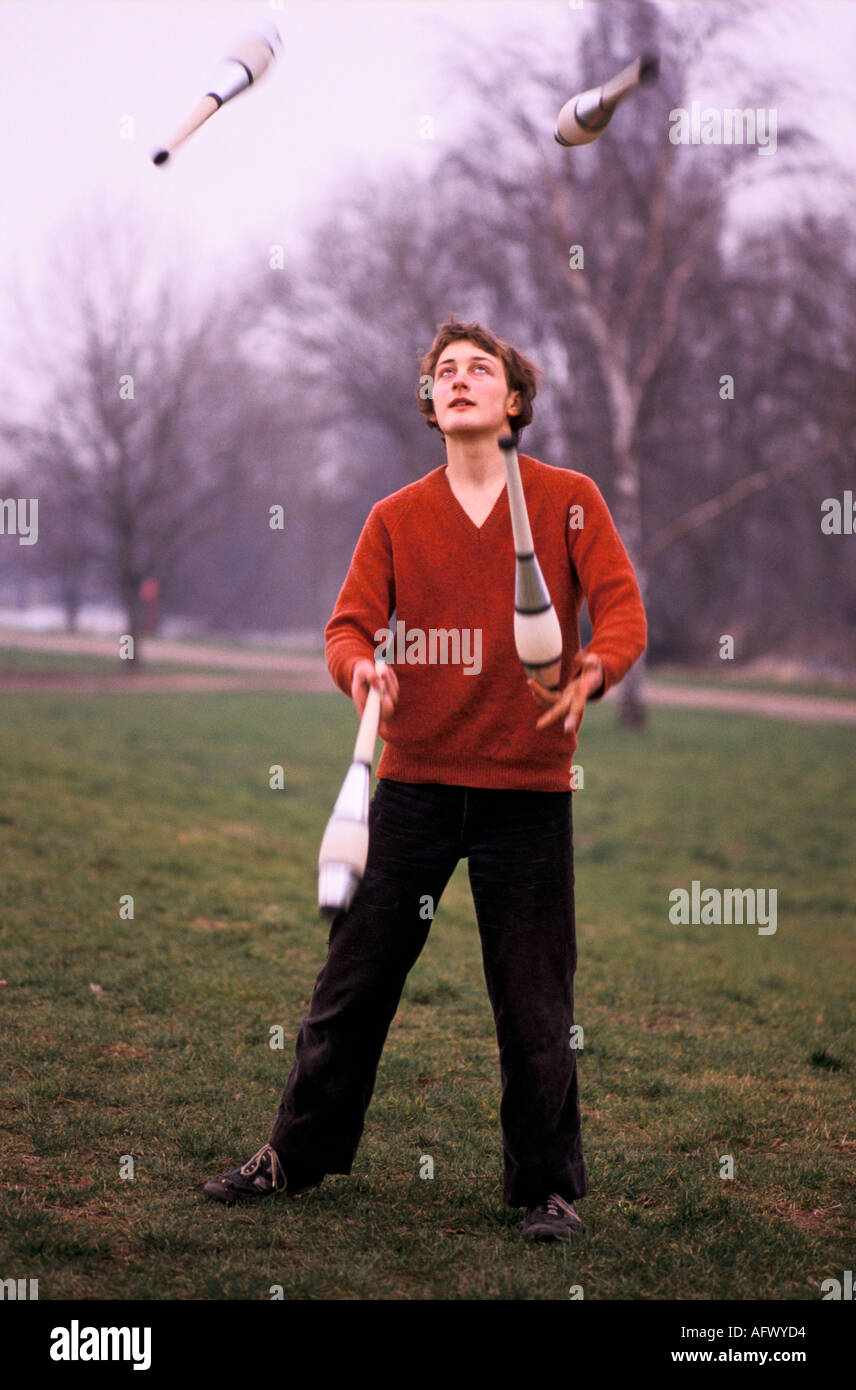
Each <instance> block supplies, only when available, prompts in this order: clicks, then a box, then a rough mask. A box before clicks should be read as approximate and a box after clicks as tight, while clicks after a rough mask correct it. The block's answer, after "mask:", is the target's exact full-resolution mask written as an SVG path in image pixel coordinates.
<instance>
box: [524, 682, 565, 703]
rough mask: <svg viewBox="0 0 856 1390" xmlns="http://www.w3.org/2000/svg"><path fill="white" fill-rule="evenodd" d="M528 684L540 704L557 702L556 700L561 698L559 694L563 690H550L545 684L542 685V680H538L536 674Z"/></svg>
mask: <svg viewBox="0 0 856 1390" xmlns="http://www.w3.org/2000/svg"><path fill="white" fill-rule="evenodd" d="M528 684H529V689H530V690H531V691H532V694H533V696H534V697H535V699H536V700H537V701H538V702H539V704H542V705H552V704H555V702H556V700H558V699H559V696H560V694H561V692H560V691H558V690H548V689H547V687H546V686H545V685H541V683H540V681H538V680H536V679H535V678H534V676H533V677H530V679H529V682H528Z"/></svg>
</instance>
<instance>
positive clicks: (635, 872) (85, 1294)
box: [0, 692, 856, 1300]
mask: <svg viewBox="0 0 856 1390" xmlns="http://www.w3.org/2000/svg"><path fill="white" fill-rule="evenodd" d="M355 727H356V720H355V715H354V711H353V708H352V706H350V705H349V704H348V703H347V702H346V701H345V700H344V699H343V698H342V697H341V696H339V695H337V694H335V693H331V694H330V695H302V694H293V695H280V694H276V695H273V694H267V693H263V694H217V695H199V694H192V695H180V696H179V695H150V696H148V697H147V698H146V699H145V700H143V699H135V700H126V699H124V698H123V697H122V696H120V695H116V696H114V695H93V696H77V697H74V698H69V697H67V696H64V695H59V694H51V693H47V692H45V693H44V694H41V693H40V694H38V695H23V694H22V695H14V694H12V695H10V694H6V695H4V697H3V705H2V738H3V757H2V759H0V863H2V884H0V978H2V979H4V980H5V981H6V983H5V985H3V986H0V1016H2V1033H3V1055H4V1059H5V1067H4V1070H5V1082H6V1084H5V1086H4V1090H3V1095H2V1099H0V1106H1V1107H2V1110H0V1229H2V1230H3V1232H4V1236H3V1246H4V1254H3V1261H2V1269H0V1276H2V1277H3V1278H11V1277H14V1278H34V1277H37V1278H38V1279H39V1297H40V1299H77V1298H82V1299H138V1298H155V1299H211V1298H213V1299H267V1298H269V1297H270V1292H269V1291H270V1288H271V1286H272V1285H276V1284H279V1285H282V1286H283V1290H284V1294H285V1297H286V1298H290V1299H294V1298H300V1299H305V1298H327V1299H477V1300H484V1299H491V1300H492V1299H526V1300H529V1299H538V1300H541V1299H545V1300H546V1299H559V1300H566V1299H567V1298H568V1292H569V1289H570V1287H571V1285H582V1287H583V1290H584V1296H585V1298H586V1299H621V1298H632V1299H676V1298H690V1299H729V1298H733V1299H742V1300H760V1299H777V1300H786V1299H807V1300H817V1299H819V1297H820V1287H819V1286H820V1283H821V1281H822V1280H824V1279H826V1278H829V1277H837V1278H839V1279H840V1278H841V1276H842V1272H843V1271H844V1270H845V1269H852V1268H853V1263H852V1255H853V1246H852V1231H853V1222H854V1216H856V1194H854V1184H853V1165H854V1158H856V1133H854V1129H853V1076H854V1062H856V1048H854V1036H856V1035H854V1000H853V976H854V961H856V944H854V939H853V930H852V928H853V904H854V900H856V862H855V861H856V857H854V855H853V831H852V827H853V825H854V823H856V788H854V779H853V777H852V761H853V759H852V748H853V736H852V733H851V732H850V731H849V730H847V729H845V728H836V727H824V726H793V725H789V724H786V723H783V722H781V721H778V720H771V721H765V720H759V719H754V718H748V717H745V716H728V715H724V714H712V713H708V712H706V711H691V712H682V711H671V710H655V711H654V712H653V715H652V721H651V729H650V731H649V732H648V733H647V734H646V735H645V736H638V735H633V734H630V733H628V732H624V731H622V730H620V729H619V728H618V727H617V726H616V724H615V713H614V711H612V710H609V709H605V708H599V707H596V706H595V707H592V708H590V709H589V710H588V711H587V713H586V719H585V724H584V726H583V730H582V740H581V747H580V750H579V753H578V761H579V762H580V763H581V764H582V766H583V768H584V787H583V789H582V790H581V791H580V792H579V793H578V795H577V796H576V797H575V802H574V818H575V841H576V873H577V899H576V900H577V922H578V936H579V954H580V964H579V970H578V974H577V980H576V995H577V1022H578V1023H579V1024H581V1025H582V1026H583V1029H584V1047H583V1048H582V1050H581V1051H580V1052H579V1054H578V1057H579V1070H580V1086H581V1098H582V1106H583V1138H584V1145H585V1152H586V1159H587V1163H588V1168H589V1179H590V1186H591V1192H590V1195H589V1196H588V1197H587V1198H586V1199H585V1200H583V1201H582V1202H581V1203H580V1214H581V1216H582V1217H583V1220H584V1222H585V1224H586V1228H587V1234H586V1235H585V1237H584V1238H583V1239H582V1240H581V1241H578V1242H575V1243H573V1244H572V1245H571V1246H559V1247H555V1246H536V1247H534V1248H530V1247H529V1246H528V1245H525V1244H524V1243H523V1242H522V1241H521V1240H520V1239H519V1237H518V1235H517V1233H516V1230H515V1225H516V1223H517V1222H518V1221H519V1220H520V1217H521V1216H522V1212H520V1211H513V1210H511V1209H509V1208H506V1207H505V1206H504V1205H503V1201H502V1190H501V1136H500V1128H499V1116H498V1109H499V1081H498V1063H497V1054H496V1043H495V1037H494V1033H493V1021H492V1018H491V1014H490V1009H489V1005H488V1002H487V998H486V993H485V987H484V982H483V978H482V974H481V962H480V950H479V942H478V934H477V931H476V926H475V918H474V913H473V908H472V902H471V899H470V895H469V887H468V883H467V878H466V866H465V864H463V863H462V864H460V865H459V866H458V869H457V871H456V873H455V875H454V877H453V879H452V882H451V883H450V885H449V888H448V889H447V893H446V896H445V897H444V898H443V901H442V903H441V905H440V907H439V910H438V913H437V918H436V921H435V923H434V925H433V928H432V932H431V935H430V937H429V941H428V945H427V947H426V950H425V952H424V954H423V956H422V957H421V959H420V960H419V962H418V963H417V966H416V967H415V969H414V970H413V972H412V974H411V976H410V978H409V980H408V983H407V986H406V989H405V995H404V998H403V1000H402V1004H401V1008H400V1010H399V1013H398V1015H397V1017H396V1020H395V1022H394V1023H393V1026H392V1029H391V1031H390V1036H389V1041H388V1044H387V1048H386V1051H385V1053H384V1058H383V1061H382V1063H381V1068H380V1072H379V1075H378V1084H377V1089H376V1091H375V1097H374V1101H373V1103H372V1107H371V1109H370V1111H369V1116H368V1123H367V1127H366V1133H365V1136H364V1139H363V1143H362V1145H361V1148H360V1150H359V1153H358V1155H357V1160H356V1163H355V1167H354V1172H353V1173H352V1175H351V1176H350V1177H343V1176H338V1177H331V1178H328V1179H327V1180H326V1181H325V1182H324V1184H323V1185H322V1186H321V1187H320V1188H318V1189H317V1190H316V1191H314V1192H312V1193H310V1194H309V1195H307V1196H306V1197H304V1198H302V1199H301V1200H300V1201H299V1202H296V1203H289V1202H287V1201H281V1200H275V1201H273V1202H270V1203H267V1204H263V1206H262V1207H261V1208H260V1209H253V1210H249V1211H247V1210H241V1209H231V1210H230V1209H224V1208H221V1207H218V1206H215V1205H214V1204H213V1203H209V1202H207V1201H206V1199H204V1198H203V1197H202V1196H201V1194H200V1188H201V1184H202V1183H203V1182H204V1181H205V1179H206V1178H207V1177H209V1176H211V1175H212V1174H213V1173H218V1172H222V1171H224V1170H225V1169H226V1168H230V1167H232V1166H234V1165H235V1164H236V1163H237V1162H242V1161H244V1160H245V1159H246V1158H248V1157H249V1156H250V1154H251V1153H252V1152H253V1151H254V1150H255V1149H256V1148H257V1147H258V1146H259V1145H260V1144H261V1143H263V1142H264V1140H265V1139H266V1138H267V1136H268V1133H269V1131H270V1125H271V1123H272V1120H273V1116H274V1113H275V1110H276V1105H277V1103H278V1100H279V1094H280V1091H281V1088H282V1085H283V1083H284V1081H285V1078H286V1075H287V1072H288V1069H289V1067H290V1063H291V1055H292V1047H293V1042H294V1039H295V1037H296V1034H297V1031H298V1028H299V1025H300V1020H301V1017H302V1015H303V1013H304V1011H305V1009H306V1007H307V1004H308V1001H309V997H310V994H311V991H312V985H313V981H314V979H315V976H316V974H317V972H318V970H319V968H320V966H321V964H322V962H323V959H324V954H325V942H326V928H325V926H324V925H323V924H322V923H321V922H320V920H319V919H318V916H317V913H316V909H315V893H316V871H315V865H316V859H317V851H318V844H319V841H320V837H321V833H322V830H323V827H324V824H325V822H326V819H327V816H328V815H329V812H330V809H331V806H332V802H333V799H334V797H335V794H336V791H337V790H338V786H339V784H340V782H341V779H342V776H343V775H344V771H345V767H346V765H347V760H348V757H349V755H350V749H351V746H352V740H353V737H354V733H355ZM276 763H281V764H282V765H283V767H284V770H285V789H284V790H282V791H273V790H270V789H269V786H268V776H269V769H270V767H271V765H272V764H276ZM693 879H698V880H700V881H701V884H702V887H703V888H707V887H715V888H720V889H724V888H726V887H741V888H764V889H767V890H769V889H771V888H775V889H776V891H777V895H778V930H777V931H776V933H775V934H774V935H768V936H761V935H759V934H758V933H757V929H756V928H755V927H752V926H747V925H744V926H739V925H730V926H727V925H722V926H673V925H671V924H670V922H669V892H670V890H671V889H673V888H677V887H683V888H687V889H688V888H689V887H690V884H691V882H692V880H693ZM123 894H132V895H133V898H134V919H133V920H132V921H131V920H121V919H120V916H119V902H120V897H121V896H122V895H123ZM92 984H96V985H99V986H100V987H101V990H100V992H94V991H93V990H92V989H91V987H90V986H91V985H92ZM276 1025H279V1026H281V1027H282V1028H283V1029H284V1033H285V1047H284V1050H281V1051H280V1050H272V1049H271V1047H270V1046H269V1038H270V1030H271V1028H272V1027H274V1026H276ZM123 1155H132V1156H133V1159H134V1164H135V1176H134V1178H133V1180H122V1179H121V1178H120V1161H121V1159H122V1156H123ZM423 1155H430V1156H431V1157H432V1158H433V1161H434V1174H435V1176H434V1178H433V1179H432V1180H424V1179H421V1178H420V1176H419V1172H420V1158H421V1157H422V1156H423ZM723 1155H731V1156H732V1157H733V1160H734V1177H733V1179H730V1180H728V1179H725V1180H724V1179H723V1178H721V1177H720V1163H721V1159H722V1157H723Z"/></svg>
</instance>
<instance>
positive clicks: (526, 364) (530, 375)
mask: <svg viewBox="0 0 856 1390" xmlns="http://www.w3.org/2000/svg"><path fill="white" fill-rule="evenodd" d="M462 341H466V342H468V343H475V345H476V347H480V348H481V350H482V352H489V353H490V354H491V356H492V357H498V358H499V360H500V361H501V363H502V365H503V369H504V371H505V380H506V381H507V383H508V389H509V391H518V392H519V393H520V412H519V414H517V415H514V416H511V415H510V416H509V417H508V424H509V428H510V429H512V430H514V431H515V433H518V434H519V433H520V431H521V430H522V429H524V428H525V427H526V425H528V424H531V421H532V402H533V401H534V399H535V393H536V391H537V389H538V377H540V376H541V375H543V374H542V372H541V371H540V369H539V368H538V367H536V366H535V363H534V362H530V361H529V358H528V357H524V356H523V353H522V352H518V351H517V349H516V348H513V347H512V346H511V344H510V343H506V342H505V341H504V340H503V339H502V338H498V337H497V336H496V334H495V333H492V332H491V331H490V329H489V328H483V327H482V325H481V324H480V323H459V322H458V321H457V320H456V319H455V317H454V315H450V317H449V318H448V319H447V320H446V322H445V323H441V324H439V325H438V328H437V333H436V335H435V337H434V341H433V343H432V344H431V346H430V348H429V349H428V351H427V352H426V353H423V354H422V355H421V356H420V358H419V382H418V384H417V387H416V399H417V401H418V404H419V411H420V414H421V415H422V416H423V417H424V419H425V423H426V424H427V425H428V427H429V428H430V429H432V430H439V428H440V426H439V425H438V424H437V421H436V420H432V419H430V418H429V417H430V415H431V412H432V409H433V406H432V404H431V390H430V386H433V382H434V370H435V368H436V366H437V362H438V360H439V358H440V353H441V352H443V351H445V349H446V348H447V347H448V346H449V344H450V343H457V342H462ZM429 383H430V385H429Z"/></svg>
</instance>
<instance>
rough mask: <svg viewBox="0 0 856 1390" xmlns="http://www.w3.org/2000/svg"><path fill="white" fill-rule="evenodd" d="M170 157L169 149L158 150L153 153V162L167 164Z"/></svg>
mask: <svg viewBox="0 0 856 1390" xmlns="http://www.w3.org/2000/svg"><path fill="white" fill-rule="evenodd" d="M168 159H169V150H158V151H157V152H156V153H155V154H153V155H152V163H153V164H166V162H167V160H168Z"/></svg>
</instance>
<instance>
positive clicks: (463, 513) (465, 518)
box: [439, 464, 508, 536]
mask: <svg viewBox="0 0 856 1390" xmlns="http://www.w3.org/2000/svg"><path fill="white" fill-rule="evenodd" d="M447 467H448V465H447V464H442V465H441V466H440V469H439V473H440V485H441V487H443V489H444V490H445V492H446V495H447V497H448V498H449V501H450V502H451V504H452V508H453V510H454V511H455V513H456V515H457V516H458V517H460V519H461V521H462V522H463V524H464V525H465V526H466V528H467V530H468V531H469V532H470V533H471V534H472V533H475V535H476V536H483V535H484V533H485V531H486V530H487V529H488V527H489V526H491V525H492V524H493V523H494V522H495V520H496V518H497V516H498V515H499V514H500V513H501V512H502V505H501V504H502V501H503V498H505V497H507V496H508V483H507V481H506V482H504V483H503V485H502V490H501V492H499V493H498V494H497V497H496V501H495V502H494V504H493V506H492V507H491V509H490V511H489V512H488V514H487V516H486V517H485V519H484V521H483V522H482V524H481V526H476V523H475V522H474V521H473V519H472V517H471V516H470V514H469V512H468V511H467V509H466V507H464V506H463V504H462V503H461V502H459V500H458V498H457V497H456V496H455V494H454V492H453V491H452V484H451V483H450V482H449V475H448V473H447V472H446V468H447Z"/></svg>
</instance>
